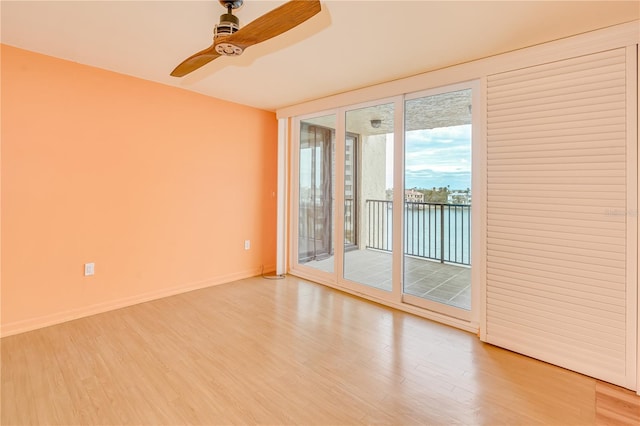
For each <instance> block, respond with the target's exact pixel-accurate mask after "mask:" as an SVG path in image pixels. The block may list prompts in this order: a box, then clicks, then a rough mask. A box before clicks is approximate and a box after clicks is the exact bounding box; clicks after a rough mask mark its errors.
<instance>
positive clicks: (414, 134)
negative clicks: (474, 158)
mask: <svg viewBox="0 0 640 426" xmlns="http://www.w3.org/2000/svg"><path fill="white" fill-rule="evenodd" d="M470 141H471V125H468V124H467V125H462V126H452V127H444V128H435V129H423V130H414V131H410V132H407V134H406V139H405V181H406V182H407V185H406V186H407V187H409V188H411V187H414V186H417V187H421V188H431V187H433V186H447V184H444V185H443V183H444V182H447V181H448V180H450V181H451V182H452V183H455V187H456V188H458V187H459V186H458V185H460V184H462V183H464V182H468V183H465V184H464V187H465V188H466V187H468V186H471V143H470ZM409 181H411V182H413V183H414V184H411V185H410V184H409ZM434 182H440V184H435V183H434ZM449 185H450V186H451V187H452V188H453V187H454V185H452V184H449Z"/></svg>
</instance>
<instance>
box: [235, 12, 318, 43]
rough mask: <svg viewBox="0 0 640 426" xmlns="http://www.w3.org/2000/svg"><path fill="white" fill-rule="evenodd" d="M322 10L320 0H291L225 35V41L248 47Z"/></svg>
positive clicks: (280, 32)
mask: <svg viewBox="0 0 640 426" xmlns="http://www.w3.org/2000/svg"><path fill="white" fill-rule="evenodd" d="M320 10H321V6H320V1H319V0H291V1H289V2H287V3H285V4H283V5H282V6H280V7H277V8H275V9H273V10H272V11H271V12H268V13H266V14H264V15H262V16H261V17H259V18H256V19H255V20H253V21H251V22H249V23H248V24H247V25H245V26H244V27H242V28H240V30H238V31H237V32H236V33H234V34H232V35H230V36H228V37H225V42H228V43H232V44H234V45H236V46H239V47H241V48H242V49H246V48H247V47H249V46H253V45H254V44H258V43H262V42H263V41H265V40H269V39H270V38H273V37H275V36H278V35H280V34H282V33H284V32H286V31H289V30H290V29H292V28H294V27H297V26H298V25H300V24H302V23H303V22H304V21H306V20H307V19H309V18H311V17H312V16H314V15H315V14H317V13H318V12H320Z"/></svg>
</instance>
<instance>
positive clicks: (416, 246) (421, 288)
mask: <svg viewBox="0 0 640 426" xmlns="http://www.w3.org/2000/svg"><path fill="white" fill-rule="evenodd" d="M347 202H350V201H347ZM470 210H471V206H470V205H462V204H441V203H411V202H407V203H405V217H404V222H405V238H404V254H405V256H404V279H403V281H404V293H406V294H410V295H414V296H417V297H422V298H426V299H429V300H433V301H436V302H439V303H444V304H447V305H450V306H454V307H458V308H462V309H466V310H469V309H470V308H471V268H470V266H471V249H470V230H471V215H470ZM360 217H361V226H363V228H362V230H361V231H360V233H359V234H360V235H361V236H362V237H363V238H361V240H364V241H363V243H362V244H360V245H357V244H353V241H352V240H351V239H350V238H348V237H347V236H348V235H352V234H355V232H356V229H357V228H358V227H356V226H354V223H353V222H352V221H349V220H347V218H345V228H346V229H345V231H349V230H350V229H352V230H353V232H351V233H349V232H345V237H346V239H345V249H346V253H345V261H344V265H345V271H344V276H345V277H348V278H349V279H350V280H352V281H356V282H359V283H363V284H366V285H368V286H371V287H375V288H380V289H383V290H387V291H391V288H392V284H391V279H390V278H389V277H391V262H392V256H391V242H392V233H391V232H392V226H391V224H392V203H391V201H385V200H366V202H365V212H364V215H361V216H360ZM333 264H334V260H333V256H330V257H329V258H327V259H323V260H320V261H312V262H309V263H307V265H308V266H312V267H314V268H317V269H320V270H324V271H328V272H331V271H332V270H333Z"/></svg>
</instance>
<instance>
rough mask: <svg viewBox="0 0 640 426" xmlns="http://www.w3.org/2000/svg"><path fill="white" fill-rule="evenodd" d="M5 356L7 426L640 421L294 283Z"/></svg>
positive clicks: (237, 289) (212, 292) (103, 320)
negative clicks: (53, 425) (50, 425)
mask: <svg viewBox="0 0 640 426" xmlns="http://www.w3.org/2000/svg"><path fill="white" fill-rule="evenodd" d="M1 343H2V348H1V349H2V388H1V390H2V399H1V408H2V413H1V417H0V422H1V423H2V425H14V424H18V425H24V424H60V425H72V424H73V425H76V424H77V425H92V424H102V425H121V424H145V425H146V424H167V425H169V424H171V425H179V424H270V425H274V424H277V425H280V424H304V425H319V424H322V425H343V424H344V425H347V424H348V425H352V424H353V425H357V424H394V425H409V424H420V425H426V424H433V425H452V424H464V425H475V424H486V425H501V424H505V425H535V424H545V425H590V424H597V423H600V424H638V420H640V404H638V400H639V397H637V396H636V395H635V394H634V393H633V392H630V391H625V390H622V389H620V388H617V387H615V386H611V385H607V384H604V383H600V382H597V381H596V380H594V379H592V378H589V377H585V376H582V375H580V374H577V373H573V372H571V371H567V370H564V369H561V368H559V367H555V366H552V365H549V364H545V363H542V362H538V361H534V360H532V359H530V358H527V357H524V356H521V355H518V354H515V353H512V352H508V351H505V350H501V349H499V348H496V347H493V346H490V345H486V344H483V343H481V342H480V341H479V340H478V338H477V337H476V336H475V335H472V334H468V333H465V332H462V331H459V330H456V329H453V328H449V327H446V326H443V325H439V324H436V323H432V322H430V321H427V320H425V319H422V318H418V317H415V316H412V315H410V314H406V313H402V312H398V311H394V310H392V309H390V308H386V307H383V306H379V305H376V304H374V303H370V302H367V301H363V300H360V299H358V298H355V297H352V296H349V295H346V294H343V293H340V292H338V291H335V290H332V289H329V288H326V287H323V286H321V285H317V284H313V283H308V282H305V281H303V280H299V279H296V278H292V277H288V278H287V279H285V280H281V281H271V280H264V279H262V278H252V279H247V280H242V281H238V282H235V283H231V284H225V285H220V286H216V287H212V288H208V289H204V290H199V291H194V292H190V293H186V294H182V295H178V296H174V297H169V298H165V299H161V300H157V301H153V302H149V303H144V304H140V305H136V306H133V307H129V308H125V309H120V310H117V311H112V312H109V313H105V314H101V315H96V316H92V317H89V318H84V319H81V320H77V321H72V322H68V323H65V324H61V325H57V326H54V327H49V328H45V329H41V330H37V331H33V332H29V333H24V334H21V335H16V336H10V337H6V338H4V339H2V342H1ZM597 395H598V396H597Z"/></svg>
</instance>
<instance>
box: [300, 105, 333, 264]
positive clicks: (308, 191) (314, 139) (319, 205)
mask: <svg viewBox="0 0 640 426" xmlns="http://www.w3.org/2000/svg"><path fill="white" fill-rule="evenodd" d="M335 122H336V117H335V115H328V116H324V117H317V118H313V119H308V120H303V121H302V122H301V123H300V153H299V154H300V155H299V158H300V169H299V197H298V263H300V264H305V265H307V266H310V267H313V268H317V269H319V270H323V271H327V272H333V271H334V258H333V254H334V245H333V238H334V236H333V225H334V189H335V184H334V181H335V167H334V166H335V156H334V150H335Z"/></svg>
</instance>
